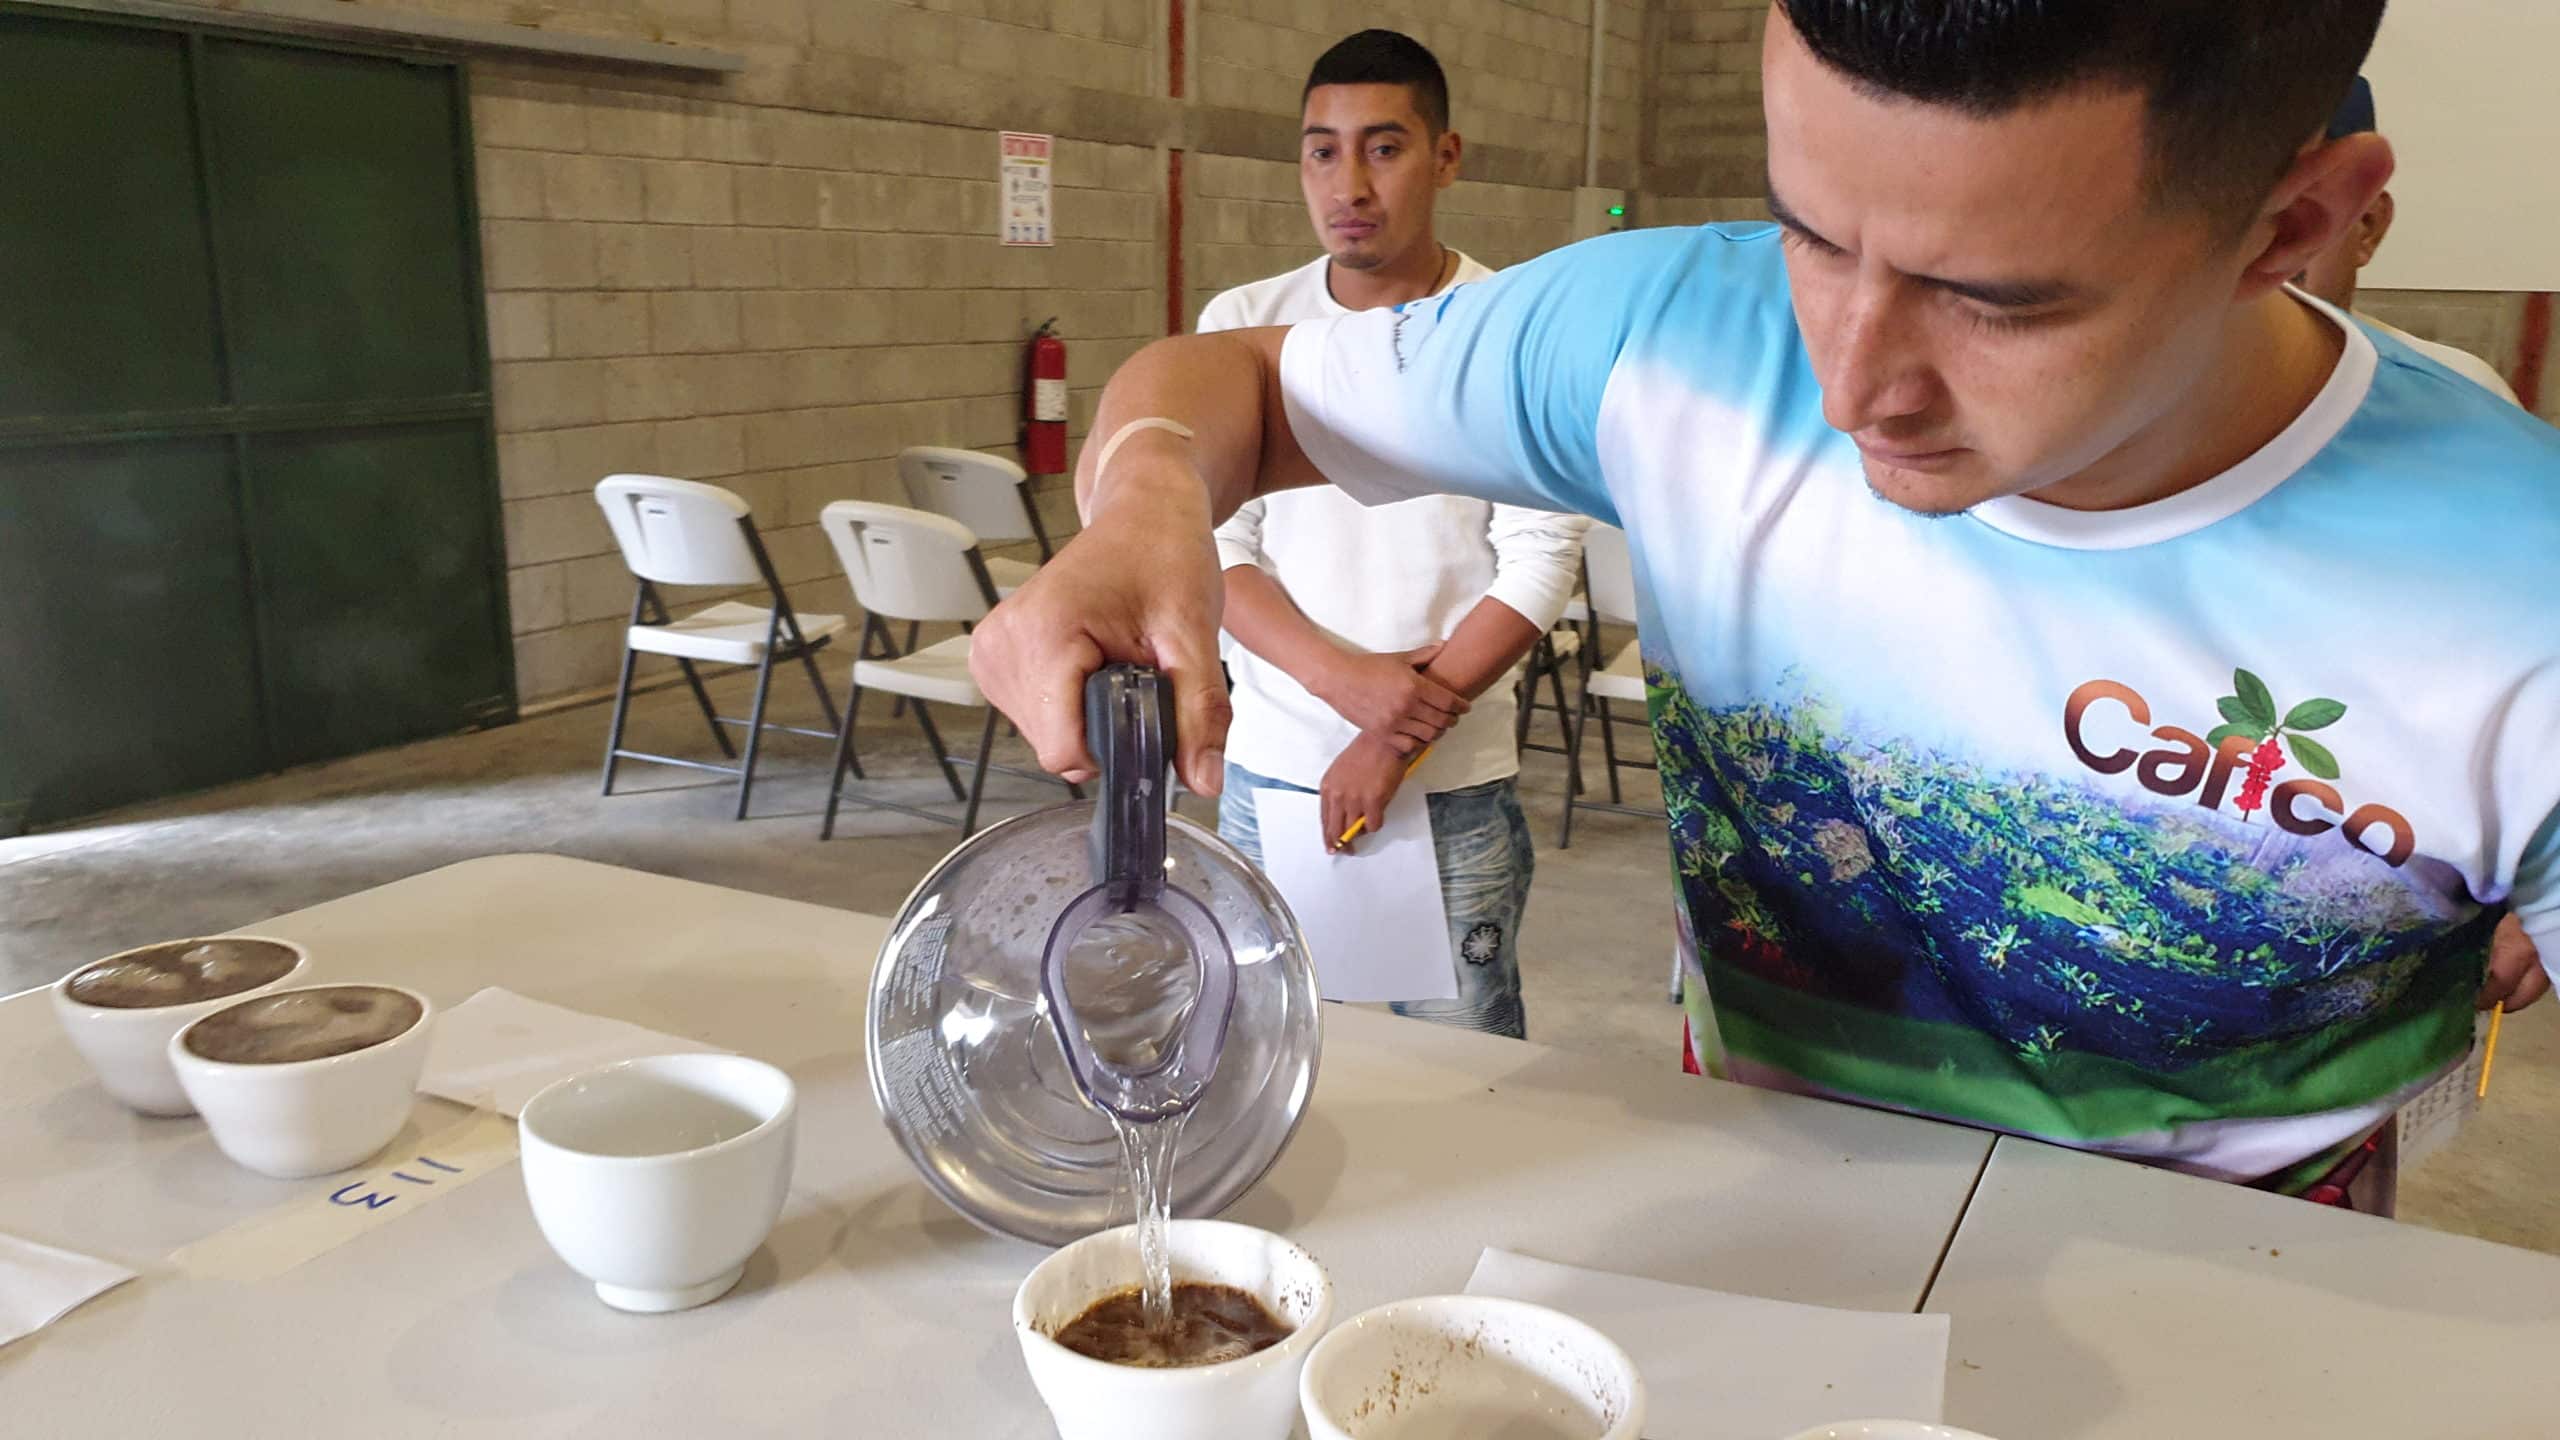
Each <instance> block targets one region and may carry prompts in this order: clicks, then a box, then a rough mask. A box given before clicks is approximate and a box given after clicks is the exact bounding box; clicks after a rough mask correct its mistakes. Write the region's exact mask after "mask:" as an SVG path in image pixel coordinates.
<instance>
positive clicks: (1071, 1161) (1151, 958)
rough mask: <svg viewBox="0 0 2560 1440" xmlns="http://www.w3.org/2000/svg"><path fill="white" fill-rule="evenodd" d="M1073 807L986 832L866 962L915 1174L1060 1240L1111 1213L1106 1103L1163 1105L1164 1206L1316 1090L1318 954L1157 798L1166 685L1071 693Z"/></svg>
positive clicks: (1261, 1147) (1275, 1129) (1031, 1232)
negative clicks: (1082, 733) (1172, 1134)
mask: <svg viewBox="0 0 2560 1440" xmlns="http://www.w3.org/2000/svg"><path fill="white" fill-rule="evenodd" d="M1085 724H1086V734H1087V740H1088V743H1089V747H1090V748H1091V750H1092V751H1093V754H1094V756H1095V758H1096V760H1097V761H1098V762H1099V764H1100V765H1101V767H1102V774H1101V778H1100V781H1099V783H1098V785H1097V786H1096V790H1095V798H1094V799H1093V800H1091V801H1079V802H1075V803H1072V804H1067V805H1060V806H1056V807H1054V808H1051V809H1048V810H1042V811H1039V812H1037V813H1035V814H1031V815H1025V816H1022V817H1021V818H1019V819H1015V820H1009V821H1006V822H1004V823H1003V824H1000V825H996V826H992V827H990V828H989V829H987V830H985V831H982V832H980V833H979V834H978V835H976V836H975V837H973V838H971V839H970V840H968V841H966V842H964V843H963V844H962V845H961V846H960V848H958V849H957V850H954V851H953V852H952V853H951V854H950V855H949V856H947V857H945V858H944V860H943V861H942V863H941V864H940V865H938V866H936V867H935V868H934V870H933V873H931V874H929V875H927V876H926V877H925V879H924V882H923V883H922V884H920V885H918V886H917V887H916V889H915V893H914V894H912V895H910V896H909V897H908V898H907V902H906V904H905V905H904V906H903V907H902V908H901V909H900V911H899V913H898V916H897V919H896V920H895V922H894V923H893V924H892V925H891V927H890V931H889V938H888V940H887V942H886V943H885V944H884V945H883V946H882V948H881V953H880V958H879V962H878V965H877V967H876V968H875V970H874V971H873V974H872V982H871V1010H870V1023H869V1034H868V1038H869V1063H870V1071H871V1088H872V1094H873V1097H874V1098H875V1099H877V1100H878V1102H879V1105H880V1113H881V1115H882V1117H883V1119H885V1120H886V1121H887V1123H888V1126H889V1129H890V1132H891V1133H892V1134H893V1135H895V1136H896V1137H897V1139H898V1142H899V1144H900V1145H901V1146H902V1147H903V1148H904V1149H905V1151H906V1153H907V1156H908V1158H909V1159H911V1160H913V1161H914V1162H915V1165H916V1168H917V1169H918V1170H919V1171H920V1172H921V1173H922V1174H923V1176H924V1178H925V1180H926V1182H927V1183H928V1184H930V1185H931V1186H932V1187H933V1189H934V1190H935V1191H936V1192H937V1193H939V1194H940V1195H941V1196H942V1198H943V1199H945V1200H946V1201H948V1202H950V1204H951V1205H952V1207H953V1208H954V1209H956V1210H958V1211H959V1212H960V1213H961V1214H963V1215H965V1216H967V1217H969V1218H970V1219H971V1220H973V1221H976V1222H977V1223H978V1224H980V1225H983V1226H985V1227H987V1228H988V1229H991V1230H995V1231H998V1232H1000V1233H1003V1234H1008V1235H1015V1236H1020V1237H1022V1238H1024V1239H1027V1240H1035V1241H1039V1242H1041V1243H1043V1244H1052V1245H1056V1244H1064V1243H1065V1242H1067V1241H1069V1240H1073V1239H1076V1238H1078V1237H1081V1236H1084V1235H1088V1234H1091V1233H1092V1232H1093V1231H1095V1230H1099V1229H1103V1228H1106V1227H1108V1226H1111V1225H1115V1224H1120V1223H1123V1222H1125V1221H1127V1220H1128V1219H1129V1218H1130V1201H1129V1198H1128V1189H1127V1181H1126V1171H1125V1168H1124V1166H1123V1161H1122V1153H1121V1149H1120V1145H1119V1142H1118V1139H1117V1138H1116V1135H1115V1132H1114V1130H1113V1127H1112V1122H1111V1115H1110V1114H1108V1113H1106V1111H1108V1112H1111V1113H1116V1114H1118V1115H1120V1116H1123V1117H1125V1118H1127V1119H1130V1120H1134V1121H1141V1122H1143V1121H1150V1120H1154V1119H1159V1118H1163V1117H1166V1116H1169V1115H1172V1114H1176V1113H1180V1114H1182V1115H1184V1116H1185V1119H1184V1121H1183V1132H1182V1145H1181V1150H1180V1152H1179V1154H1178V1155H1177V1157H1176V1159H1175V1162H1174V1167H1173V1183H1174V1192H1173V1213H1174V1214H1176V1215H1180V1216H1203V1215H1214V1214H1216V1213H1218V1212H1219V1211H1220V1210H1223V1209H1225V1208H1226V1207H1227V1206H1228V1205H1229V1204H1231V1203H1233V1202H1234V1201H1235V1200H1236V1198H1237V1197H1239V1196H1241V1195H1242V1194H1243V1193H1244V1192H1245V1191H1246V1190H1248V1189H1250V1188H1251V1187H1252V1186H1253V1184H1254V1182H1255V1181H1257V1180H1259V1179H1260V1178H1261V1177H1262V1175H1263V1174H1264V1172H1265V1171H1267V1170H1269V1169H1270V1167H1271V1165H1272V1163H1273V1162H1274V1161H1276V1160H1277V1159H1278V1158H1279V1156H1280V1152H1281V1151H1282V1150H1283V1149H1284V1148H1286V1147H1287V1145H1288V1143H1289V1138H1290V1136H1291V1135H1292V1134H1293V1133H1294V1132H1295V1131H1296V1129H1297V1124H1298V1119H1299V1116H1300V1115H1301V1114H1302V1113H1303V1112H1304V1111H1305V1108H1306V1104H1307V1099H1308V1097H1309V1095H1310V1094H1311V1093H1312V1092H1313V1090H1314V1087H1315V1069H1316V1057H1317V1049H1318V1045H1319V1028H1318V1021H1317V1016H1316V984H1315V970H1314V967H1313V966H1312V965H1311V964H1310V963H1309V961H1308V958H1307V953H1306V944H1305V940H1304V937H1303V936H1301V935H1300V933H1299V931H1298V926H1297V922H1296V921H1295V920H1294V919H1292V918H1291V917H1290V915H1289V911H1288V907H1287V906H1286V905H1284V904H1283V903H1282V902H1281V899H1280V896H1279V894H1278V892H1277V891H1275V890H1273V889H1272V888H1271V885H1270V883H1269V882H1268V881H1266V880H1265V879H1264V878H1263V877H1262V875H1261V873H1260V872H1258V871H1257V870H1255V869H1254V868H1253V866H1252V864H1251V863H1250V862H1248V861H1247V860H1245V858H1244V857H1243V856H1242V855H1240V854H1238V853H1237V852H1236V851H1235V850H1234V849H1233V848H1232V847H1230V846H1229V845H1228V844H1227V843H1226V842H1225V841H1223V840H1220V839H1219V838H1218V837H1217V836H1216V835H1215V834H1214V833H1212V832H1210V831H1208V830H1204V829H1202V828H1200V827H1199V826H1196V825H1193V824H1191V823H1190V822H1189V821H1186V820H1184V819H1182V818H1181V817H1180V816H1176V815H1170V814H1169V813H1168V800H1169V798H1170V797H1169V789H1168V786H1167V785H1166V780H1165V777H1166V773H1167V772H1166V767H1165V757H1166V756H1167V755H1168V754H1170V753H1171V751H1172V719H1171V710H1170V706H1169V704H1168V690H1167V686H1166V684H1165V682H1164V680H1163V678H1162V677H1161V676H1159V675H1158V674H1157V673H1156V672H1155V671H1153V670H1149V669H1146V668H1144V667H1139V666H1128V665H1118V666H1111V667H1108V668H1106V669H1104V670H1102V671H1101V672H1099V673H1097V674H1096V675H1095V676H1094V677H1093V678H1092V680H1091V681H1089V682H1088V684H1087V686H1086V691H1085Z"/></svg>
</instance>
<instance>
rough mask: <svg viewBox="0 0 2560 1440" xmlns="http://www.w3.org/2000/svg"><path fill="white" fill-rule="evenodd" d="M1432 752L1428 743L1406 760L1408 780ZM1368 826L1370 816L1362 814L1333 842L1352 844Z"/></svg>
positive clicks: (1405, 770) (1405, 776) (1405, 769)
mask: <svg viewBox="0 0 2560 1440" xmlns="http://www.w3.org/2000/svg"><path fill="white" fill-rule="evenodd" d="M1430 753H1431V747H1430V746H1428V745H1425V746H1423V747H1422V748H1421V749H1419V750H1416V751H1415V752H1413V758H1412V759H1411V760H1409V761H1406V762H1405V767H1404V778H1406V779H1407V780H1410V779H1412V778H1413V772H1414V771H1416V770H1419V769H1421V768H1422V762H1423V759H1424V758H1425V757H1426V756H1428V755H1430ZM1368 828H1369V817H1368V816H1366V815H1363V816H1361V817H1360V818H1359V819H1357V820H1354V821H1352V822H1351V828H1350V829H1348V830H1345V831H1343V832H1342V838H1341V839H1339V840H1336V841H1334V842H1333V843H1334V844H1336V845H1348V844H1350V843H1351V842H1352V840H1353V839H1355V838H1357V837H1358V835H1359V834H1360V832H1361V831H1363V830H1366V829H1368Z"/></svg>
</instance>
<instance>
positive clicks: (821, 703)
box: [800, 647, 837, 730]
mask: <svg viewBox="0 0 2560 1440" xmlns="http://www.w3.org/2000/svg"><path fill="white" fill-rule="evenodd" d="M800 668H801V669H803V670H806V671H808V672H809V688H810V689H811V690H814V691H816V692H817V695H818V708H819V709H820V710H822V711H824V712H826V716H827V728H828V729H830V730H833V729H836V728H837V724H836V697H834V696H833V695H830V694H828V693H827V682H826V680H825V679H824V678H823V677H821V676H820V675H819V674H818V657H817V656H815V655H813V654H811V653H810V652H809V650H808V649H807V648H806V647H803V648H802V650H801V651H800Z"/></svg>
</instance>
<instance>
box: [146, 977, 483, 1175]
mask: <svg viewBox="0 0 2560 1440" xmlns="http://www.w3.org/2000/svg"><path fill="white" fill-rule="evenodd" d="M293 988H294V990H296V991H312V992H319V991H326V990H335V989H342V988H343V989H351V990H396V991H398V992H399V993H401V994H403V995H406V996H408V997H409V998H410V999H412V1000H415V1001H417V1002H418V1018H417V1021H416V1022H415V1023H414V1024H412V1025H410V1027H409V1028H408V1029H406V1030H403V1031H401V1032H400V1033H399V1034H397V1035H394V1036H392V1037H391V1038H390V1039H388V1040H384V1041H380V1042H378V1043H376V1044H372V1045H368V1046H366V1047H365V1048H363V1049H361V1050H350V1051H348V1052H347V1053H346V1054H344V1055H327V1056H323V1057H321V1058H320V1059H317V1060H289V1061H285V1062H282V1063H280V1064H255V1063H249V1062H243V1061H235V1060H208V1059H206V1058H205V1057H204V1056H202V1055H199V1054H197V1053H196V1052H194V1051H193V1050H190V1049H188V1048H187V1035H188V1033H189V1032H190V1031H192V1030H194V1029H195V1028H196V1026H197V1025H200V1024H202V1023H204V1021H205V1020H207V1019H210V1018H212V1016H214V1015H219V1014H221V1013H222V1012H223V1011H224V1010H227V1009H230V1008H231V1007H232V1006H233V1005H238V1004H241V1003H243V999H244V998H245V999H247V1000H262V999H268V998H271V997H273V996H274V995H276V994H278V993H282V992H278V991H266V992H263V993H261V994H259V995H254V996H248V997H239V998H234V999H232V1000H230V1001H228V1002H226V1003H225V1004H223V1005H221V1006H219V1007H217V1008H215V1009H214V1010H213V1011H212V1012H210V1014H208V1015H204V1016H199V1017H198V1018H197V1019H196V1020H194V1021H191V1022H189V1024H188V1025H187V1028H186V1029H185V1030H181V1031H179V1032H178V1033H177V1034H175V1035H172V1036H170V1037H169V1045H168V1056H169V1065H170V1067H171V1068H172V1069H174V1070H176V1071H177V1075H178V1084H179V1085H180V1086H182V1087H183V1088H184V1089H185V1090H186V1092H187V1099H188V1100H190V1101H191V1102H193V1103H194V1105H195V1107H196V1110H197V1112H198V1113H199V1114H201V1115H203V1116H204V1123H205V1127H206V1128H207V1129H209V1130H211V1131H212V1132H213V1143H214V1144H216V1145H219V1146H221V1147H222V1153H223V1154H225V1155H228V1156H230V1157H231V1158H232V1159H233V1160H234V1161H235V1162H237V1163H239V1164H241V1165H244V1166H246V1167H248V1168H249V1169H251V1170H255V1171H257V1172H258V1173H259V1174H261V1175H272V1176H274V1177H275V1178H277V1179H279V1180H300V1179H304V1178H306V1177H308V1176H312V1175H326V1174H328V1173H330V1172H331V1171H334V1170H344V1169H347V1168H348V1167H349V1166H352V1165H356V1164H359V1163H361V1162H363V1161H365V1160H367V1159H370V1158H371V1157H372V1156H373V1154H374V1153H375V1152H376V1151H378V1150H380V1149H381V1148H382V1147H383V1146H385V1145H388V1144H390V1143H391V1137H392V1136H394V1135H397V1134H399V1133H400V1127H401V1126H402V1125H405V1124H407V1123H408V1121H409V1111H410V1109H411V1107H412V1106H414V1105H415V1104H416V1102H417V1098H418V1072H419V1071H420V1070H421V1069H423V1068H424V1067H425V1066H426V1063H427V1030H428V1028H429V1025H430V1024H431V1022H433V1021H434V1019H435V1013H436V1012H435V1006H434V1005H433V1004H431V1003H429V1002H428V1000H427V997H426V996H424V995H421V994H419V993H418V992H417V991H415V990H410V989H406V988H404V987H402V986H398V985H375V984H371V983H363V984H347V985H344V986H340V985H298V986H295V987H293Z"/></svg>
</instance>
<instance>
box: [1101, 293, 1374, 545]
mask: <svg viewBox="0 0 2560 1440" xmlns="http://www.w3.org/2000/svg"><path fill="white" fill-rule="evenodd" d="M1287 333H1288V332H1287V331H1286V330H1283V329H1264V330H1227V331H1221V332H1219V333H1217V334H1214V335H1178V336H1174V337H1172V338H1170V339H1165V340H1158V341H1156V342H1155V343H1154V344H1152V345H1149V346H1148V347H1147V348H1145V349H1144V350H1141V351H1139V352H1138V353H1137V354H1136V355H1134V356H1131V357H1130V358H1129V360H1128V362H1127V363H1126V364H1123V365H1122V366H1121V367H1120V369H1119V371H1118V372H1117V373H1115V374H1114V375H1113V376H1112V377H1111V383H1110V384H1108V385H1106V386H1104V387H1103V391H1102V403H1101V405H1100V407H1099V408H1098V409H1097V411H1096V412H1095V415H1094V421H1093V429H1092V431H1091V433H1089V434H1088V435H1087V436H1086V440H1085V446H1084V452H1083V454H1081V455H1080V456H1078V457H1077V461H1076V504H1077V508H1078V509H1079V510H1080V511H1082V512H1083V513H1084V514H1085V515H1086V516H1087V517H1091V516H1092V515H1093V514H1095V513H1096V512H1097V511H1098V510H1099V509H1100V508H1101V507H1102V506H1104V505H1107V504H1109V503H1110V500H1111V489H1112V486H1113V485H1114V484H1115V483H1116V481H1117V478H1118V477H1119V476H1120V475H1122V474H1124V473H1128V471H1129V470H1131V469H1142V470H1145V471H1147V472H1148V473H1155V474H1161V473H1162V467H1161V466H1152V465H1151V466H1137V467H1132V466H1125V465H1124V463H1123V461H1122V460H1121V459H1120V458H1118V457H1120V456H1126V457H1130V458H1131V459H1136V458H1138V457H1140V456H1144V455H1154V456H1157V457H1158V458H1171V457H1187V459H1188V461H1189V464H1190V466H1191V468H1192V469H1194V470H1196V471H1197V472H1198V474H1199V476H1200V478H1201V480H1202V481H1203V482H1204V483H1205V484H1206V486H1207V489H1208V495H1207V499H1208V503H1209V514H1210V519H1211V523H1213V524H1214V523H1217V522H1219V521H1223V520H1225V519H1226V517H1228V516H1229V515H1232V514H1234V513H1235V510H1236V507H1237V506H1239V505H1242V504H1243V503H1244V502H1245V501H1247V500H1250V499H1252V498H1253V497H1254V496H1256V495H1260V494H1266V493H1268V492H1270V491H1273V490H1283V489H1288V488H1290V487H1292V486H1299V485H1313V484H1318V483H1321V482H1322V481H1323V479H1324V476H1323V475H1322V474H1321V473H1320V472H1318V471H1317V470H1316V468H1315V467H1314V466H1313V465H1311V464H1309V463H1308V461H1307V458H1306V456H1305V454H1304V453H1303V452H1301V451H1300V450H1299V449H1298V445H1297V440H1296V438H1295V437H1294V436H1292V435H1291V434H1290V433H1289V424H1288V420H1287V419H1286V418H1285V411H1284V410H1283V407H1282V403H1281V398H1280V343H1281V340H1282V338H1283V337H1284V336H1285V335H1286V334H1287ZM1149 416H1160V417H1162V418H1164V419H1167V420H1171V421H1174V422H1176V423H1178V424H1180V425H1182V426H1184V427H1185V428H1187V429H1189V430H1190V431H1191V438H1190V439H1189V440H1184V439H1183V438H1181V437H1180V436H1178V435H1175V434H1173V433H1171V432H1169V431H1165V430H1159V429H1147V430H1140V431H1136V432H1133V433H1132V434H1131V435H1130V436H1129V438H1128V439H1127V440H1126V441H1124V442H1122V444H1121V446H1120V449H1119V451H1118V452H1117V455H1116V456H1115V457H1114V459H1113V461H1112V467H1111V468H1112V472H1113V473H1112V474H1111V475H1097V474H1096V473H1095V468H1096V465H1097V463H1098V462H1099V461H1100V459H1101V456H1102V448H1103V447H1104V446H1105V445H1107V444H1109V443H1110V441H1111V437H1112V436H1114V435H1117V434H1118V433H1120V429H1121V427H1122V426H1124V425H1127V424H1128V423H1129V422H1130V421H1132V420H1138V419H1144V418H1146V417H1149Z"/></svg>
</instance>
